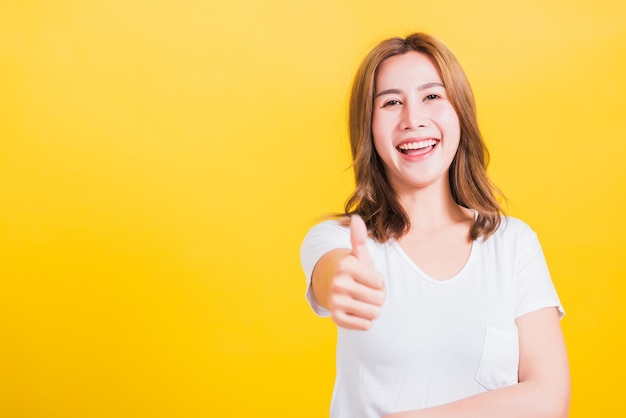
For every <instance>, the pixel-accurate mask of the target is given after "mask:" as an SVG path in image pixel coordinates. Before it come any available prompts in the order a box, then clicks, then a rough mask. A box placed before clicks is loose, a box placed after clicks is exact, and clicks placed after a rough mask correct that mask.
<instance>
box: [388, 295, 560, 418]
mask: <svg viewBox="0 0 626 418" xmlns="http://www.w3.org/2000/svg"><path fill="white" fill-rule="evenodd" d="M516 323H517V327H518V330H519V341H520V360H519V383H518V384H516V385H513V386H508V387H505V388H502V389H497V390H493V391H489V392H485V393H481V394H479V395H475V396H471V397H469V398H466V399H462V400H459V401H456V402H452V403H449V404H445V405H441V406H437V407H433V408H427V409H421V410H415V411H406V412H399V413H395V414H390V415H387V416H386V417H387V418H474V417H476V418H492V417H493V418H502V417H507V418H565V417H567V416H568V412H569V400H570V380H569V367H568V363H567V353H566V350H565V343H564V340H563V334H562V332H561V326H560V324H559V317H558V312H557V310H556V309H555V308H546V309H541V310H539V311H536V312H532V313H529V314H526V315H523V316H521V317H520V318H518V319H517V321H516Z"/></svg>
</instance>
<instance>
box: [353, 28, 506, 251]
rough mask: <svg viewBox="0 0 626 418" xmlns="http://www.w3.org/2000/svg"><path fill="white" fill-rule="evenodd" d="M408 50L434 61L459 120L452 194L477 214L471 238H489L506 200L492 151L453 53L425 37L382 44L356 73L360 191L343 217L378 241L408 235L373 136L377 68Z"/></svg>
mask: <svg viewBox="0 0 626 418" xmlns="http://www.w3.org/2000/svg"><path fill="white" fill-rule="evenodd" d="M409 51H415V52H419V53H422V54H425V55H427V56H429V57H430V58H431V59H432V61H433V63H434V64H435V67H436V68H437V71H438V72H439V75H440V77H441V79H442V81H443V84H444V86H445V88H446V92H447V96H448V98H449V100H450V102H451V103H452V106H453V107H454V110H455V111H456V114H457V116H458V118H459V125H460V128H461V138H460V142H459V147H458V150H457V152H456V155H455V157H454V159H453V161H452V164H451V166H450V170H449V181H450V189H451V190H452V196H453V198H454V200H455V201H456V203H457V204H458V205H460V206H464V207H466V208H471V209H474V210H476V211H477V212H478V215H477V217H476V220H475V222H474V224H473V226H472V227H471V229H470V238H471V239H472V240H475V239H478V238H480V237H483V238H484V239H487V238H488V237H489V236H490V235H491V234H493V233H494V232H495V230H496V229H497V228H498V226H499V225H500V220H501V215H502V214H503V213H504V211H503V209H502V207H501V206H500V204H499V203H498V199H497V197H499V198H502V199H504V196H503V195H502V193H501V192H500V191H499V190H498V189H497V188H496V187H495V186H494V185H493V183H492V182H491V181H490V180H489V178H488V177H487V165H488V163H489V152H488V151H487V147H486V146H485V142H484V140H483V138H482V135H481V134H480V131H479V129H478V121H477V117H476V104H475V101H474V95H473V93H472V89H471V87H470V85H469V82H468V80H467V77H466V76H465V73H464V72H463V69H462V68H461V65H460V64H459V62H458V61H457V59H456V57H455V56H454V55H453V54H452V52H451V51H450V50H449V49H448V48H447V47H446V46H445V45H444V44H443V43H441V42H440V41H438V40H437V39H435V38H433V37H432V36H430V35H427V34H424V33H414V34H412V35H409V36H408V37H406V38H405V39H403V38H390V39H387V40H384V41H382V42H380V43H379V44H378V45H377V46H376V47H374V49H373V50H372V51H371V52H370V53H369V54H368V55H367V57H366V58H365V59H364V60H363V62H362V63H361V66H360V67H359V69H358V71H357V73H356V76H355V78H354V83H353V85H352V91H351V96H350V108H349V128H350V146H351V150H352V160H353V162H352V167H353V169H354V175H355V182H356V187H355V190H354V192H353V193H352V195H351V196H350V197H349V198H348V199H347V201H346V204H345V207H344V210H345V213H343V214H342V216H346V215H347V216H349V215H352V214H359V215H360V216H361V217H362V218H363V220H364V221H365V224H366V225H367V228H368V230H369V231H370V234H371V235H372V237H373V238H374V239H376V240H377V241H380V242H385V241H387V240H389V239H390V238H396V239H397V238H400V237H402V236H403V235H405V234H406V233H407V232H408V231H409V228H410V221H409V217H408V215H407V213H406V212H405V210H404V209H403V208H402V206H401V205H400V202H399V200H398V197H397V194H396V192H395V191H394V190H393V188H392V187H391V184H390V183H389V181H388V179H387V176H386V174H385V168H384V165H383V162H382V160H381V158H380V157H379V155H378V154H377V152H376V150H375V148H374V138H373V135H372V115H373V103H374V94H375V88H376V76H377V73H378V69H379V68H380V65H381V63H382V62H383V61H385V60H386V59H388V58H390V57H393V56H395V55H400V54H405V53H407V52H409Z"/></svg>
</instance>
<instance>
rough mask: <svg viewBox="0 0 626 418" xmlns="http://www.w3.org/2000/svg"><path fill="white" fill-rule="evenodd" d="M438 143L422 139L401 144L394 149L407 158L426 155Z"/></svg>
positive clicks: (433, 140) (434, 140)
mask: <svg viewBox="0 0 626 418" xmlns="http://www.w3.org/2000/svg"><path fill="white" fill-rule="evenodd" d="M438 143H439V141H438V140H436V139H422V140H420V141H411V142H403V143H401V144H400V145H398V146H397V147H396V149H397V150H398V151H399V152H400V153H402V154H404V155H408V156H417V155H423V154H426V153H428V152H429V151H431V150H433V149H434V148H435V147H436V146H437V144H438Z"/></svg>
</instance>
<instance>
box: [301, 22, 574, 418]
mask: <svg viewBox="0 0 626 418" xmlns="http://www.w3.org/2000/svg"><path fill="white" fill-rule="evenodd" d="M350 136H351V146H352V157H353V167H354V171H355V178H356V190H355V191H354V193H353V194H352V196H351V197H350V199H348V201H347V203H346V207H345V213H344V214H342V215H341V216H340V217H339V219H337V220H332V221H325V222H323V223H321V224H319V225H317V226H315V227H313V228H312V229H311V230H310V231H309V233H308V234H307V236H306V238H305V239H304V242H303V244H302V248H301V260H302V266H303V269H304V271H305V274H306V278H307V286H308V288H307V299H308V302H309V304H310V305H311V307H312V308H313V310H314V311H315V312H316V313H317V314H318V315H320V316H331V317H332V319H333V321H334V322H335V323H336V324H337V325H338V327H339V328H338V339H337V360H336V361H337V376H336V381H335V390H334V394H333V400H332V406H331V416H332V417H335V418H340V417H354V416H358V417H372V418H373V417H380V416H389V417H391V416H395V417H402V416H404V417H416V418H419V417H431V418H443V417H467V416H480V417H502V416H507V417H512V418H522V417H529V418H530V417H533V418H537V417H564V416H566V415H567V413H568V409H569V370H568V362H567V354H566V351H565V346H564V342H563V336H562V333H561V328H560V324H559V319H560V318H561V317H562V316H563V314H564V311H563V308H562V306H561V303H560V301H559V297H558V295H557V293H556V290H555V288H554V286H553V284H552V281H551V278H550V274H549V272H548V269H547V266H546V262H545V259H544V256H543V252H542V250H541V246H540V244H539V241H538V240H537V236H536V234H535V233H534V232H533V230H532V229H531V228H530V227H528V226H527V225H526V224H525V223H523V222H522V221H520V220H518V219H515V218H511V217H506V216H504V215H503V213H502V210H501V208H500V206H499V204H498V202H497V195H498V194H499V192H498V191H497V189H495V187H493V185H492V184H491V183H490V181H489V179H488V177H487V174H486V167H487V162H488V154H487V150H486V147H485V144H484V142H483V139H482V137H481V135H480V132H479V129H478V124H477V120H476V110H475V104H474V98H473V95H472V91H471V89H470V86H469V83H468V82H467V79H466V77H465V75H464V73H463V71H462V69H461V67H460V65H459V63H458V62H457V60H456V58H455V57H454V56H453V55H452V53H451V52H450V51H449V50H448V49H447V48H446V47H445V46H444V45H443V44H442V43H441V42H439V41H438V40H436V39H434V38H432V37H431V36H429V35H426V34H419V33H418V34H413V35H411V36H409V37H407V38H406V39H401V38H392V39H388V40H385V41H383V42H381V43H380V44H379V45H378V46H376V47H375V48H374V49H373V50H372V52H371V53H370V54H369V55H368V56H367V57H366V58H365V60H364V62H363V64H362V65H361V67H360V70H359V71H358V73H357V75H356V78H355V81H354V86H353V90H352V98H351V102H350ZM531 399H532V400H533V401H532V402H529V401H530V400H531Z"/></svg>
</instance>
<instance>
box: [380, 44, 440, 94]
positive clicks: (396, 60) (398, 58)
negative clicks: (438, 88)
mask: <svg viewBox="0 0 626 418" xmlns="http://www.w3.org/2000/svg"><path fill="white" fill-rule="evenodd" d="M410 81H414V82H421V83H424V82H439V83H441V77H440V75H439V71H438V70H437V67H435V64H434V62H433V60H432V59H431V58H430V57H429V56H428V55H426V54H423V53H421V52H416V51H409V52H406V53H404V54H401V55H394V56H393V57H390V58H387V59H386V60H384V61H383V62H382V63H381V64H380V66H379V67H378V73H377V75H376V86H377V87H378V88H381V87H382V86H383V85H384V86H385V87H389V86H391V85H393V84H394V83H395V84H398V83H404V82H410Z"/></svg>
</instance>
